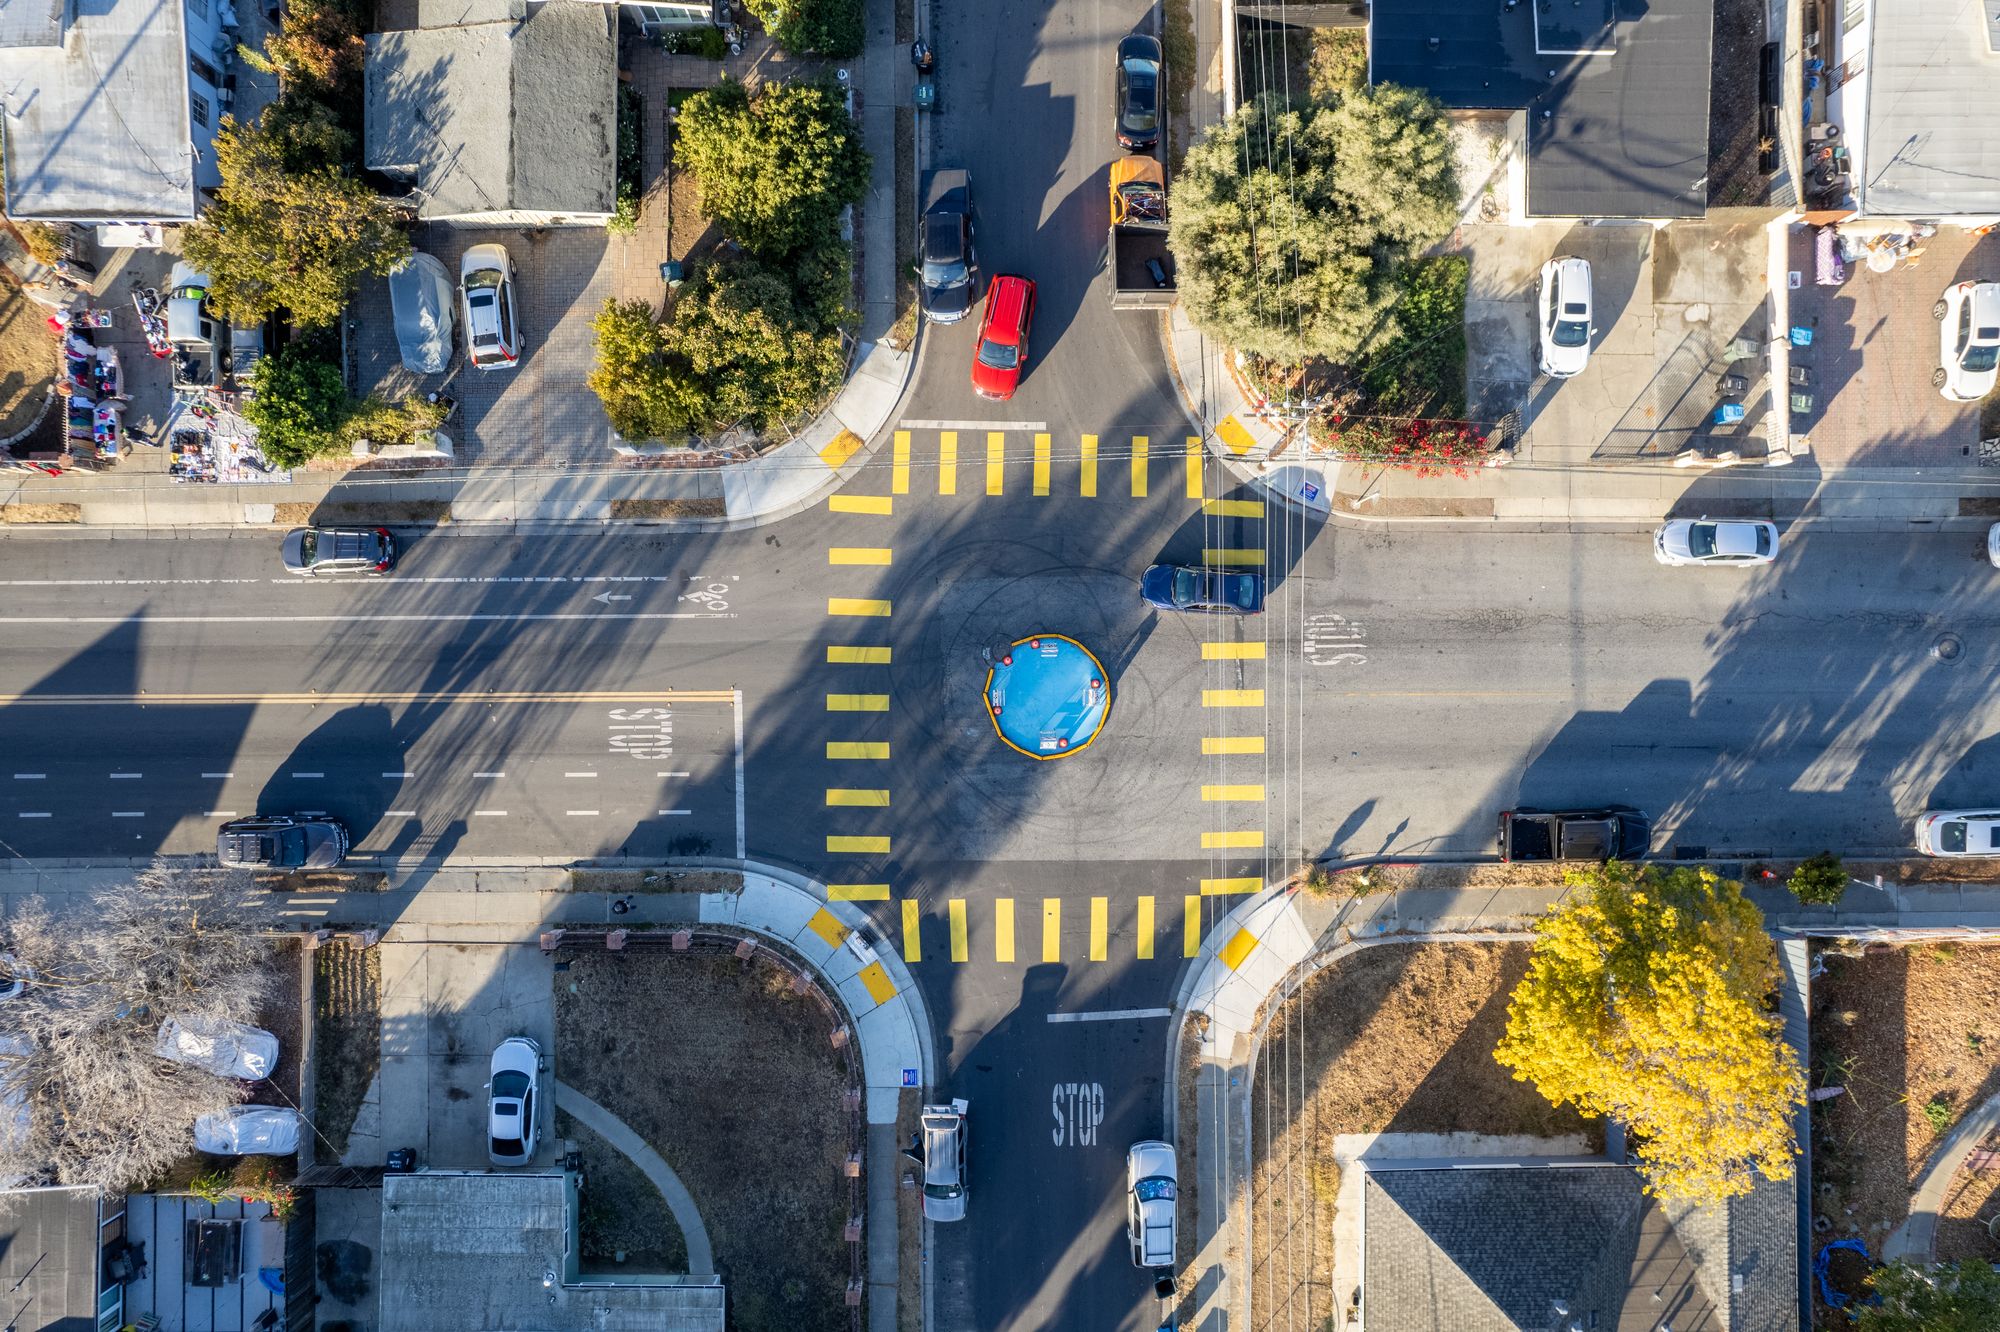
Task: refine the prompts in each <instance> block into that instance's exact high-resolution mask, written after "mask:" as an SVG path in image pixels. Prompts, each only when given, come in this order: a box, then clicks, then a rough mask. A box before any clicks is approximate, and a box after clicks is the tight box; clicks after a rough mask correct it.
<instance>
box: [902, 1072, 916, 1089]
mask: <svg viewBox="0 0 2000 1332" xmlns="http://www.w3.org/2000/svg"><path fill="white" fill-rule="evenodd" d="M903 1085H904V1086H905V1087H914V1086H916V1085H917V1070H915V1069H914V1068H906V1069H904V1070H903Z"/></svg>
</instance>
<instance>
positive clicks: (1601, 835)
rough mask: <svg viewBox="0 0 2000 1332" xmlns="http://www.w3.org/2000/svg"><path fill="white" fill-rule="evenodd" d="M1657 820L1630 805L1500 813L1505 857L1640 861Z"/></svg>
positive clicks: (1509, 858)
mask: <svg viewBox="0 0 2000 1332" xmlns="http://www.w3.org/2000/svg"><path fill="white" fill-rule="evenodd" d="M1652 836H1653V821H1652V820H1651V819H1650V818H1648V817H1646V815H1644V814H1641V813H1640V812H1639V811H1638V810H1636V809H1633V808H1632V807H1631V806H1630V805H1609V806H1606V807H1605V808H1603V809H1558V810H1548V809H1509V810H1503V811H1502V812H1501V814H1500V859H1502V860H1505V861H1516V860H1582V861H1604V860H1637V859H1639V858H1640V857H1641V856H1643V855H1645V854H1646V850H1647V848H1648V847H1649V846H1650V845H1651V844H1652Z"/></svg>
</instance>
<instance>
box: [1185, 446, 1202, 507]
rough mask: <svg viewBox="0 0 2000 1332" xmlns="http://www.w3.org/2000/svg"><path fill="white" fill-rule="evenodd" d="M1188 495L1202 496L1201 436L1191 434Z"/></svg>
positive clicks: (1194, 497)
mask: <svg viewBox="0 0 2000 1332" xmlns="http://www.w3.org/2000/svg"><path fill="white" fill-rule="evenodd" d="M1187 497H1188V498H1189V499H1191V500H1198V499H1200V498H1201V437H1200V436H1199V435H1189V436H1188V438H1187Z"/></svg>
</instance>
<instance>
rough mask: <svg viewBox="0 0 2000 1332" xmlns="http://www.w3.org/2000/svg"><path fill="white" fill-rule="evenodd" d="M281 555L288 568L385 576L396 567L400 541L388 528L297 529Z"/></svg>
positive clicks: (308, 574) (289, 534)
mask: <svg viewBox="0 0 2000 1332" xmlns="http://www.w3.org/2000/svg"><path fill="white" fill-rule="evenodd" d="M280 553H281V554H282V555H283V557H284V561H285V568H286V569H288V570H290V571H291V572H292V573H295V574H304V575H305V576H306V577H308V578H312V577H317V576H318V575H320V574H343V573H360V574H385V573H388V572H389V570H390V568H391V567H392V566H393V565H394V564H395V563H396V539H395V538H394V537H392V536H390V535H389V529H388V528H386V527H295V528H293V529H292V530H291V531H289V532H287V533H285V544H284V546H283V547H282V548H281V550H280Z"/></svg>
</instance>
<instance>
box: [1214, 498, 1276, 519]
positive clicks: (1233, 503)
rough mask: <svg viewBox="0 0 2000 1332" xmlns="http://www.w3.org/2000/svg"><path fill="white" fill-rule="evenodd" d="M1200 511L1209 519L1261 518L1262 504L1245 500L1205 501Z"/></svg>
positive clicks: (1262, 513)
mask: <svg viewBox="0 0 2000 1332" xmlns="http://www.w3.org/2000/svg"><path fill="white" fill-rule="evenodd" d="M1201 511H1202V512H1203V513H1205V514H1207V515H1208V516H1209V517H1211V518H1262V517H1263V516H1264V502H1263V501H1262V500H1245V499H1205V500H1203V501H1202V502H1201Z"/></svg>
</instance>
